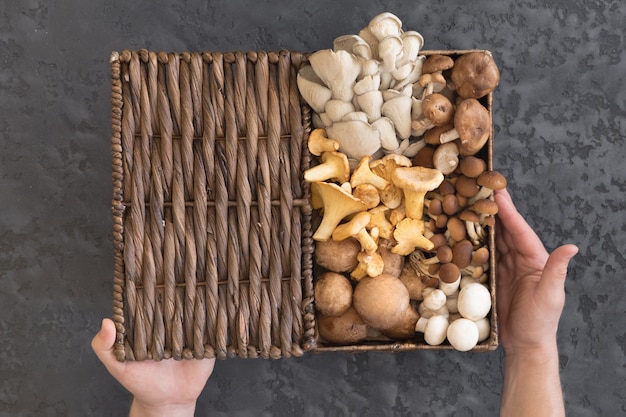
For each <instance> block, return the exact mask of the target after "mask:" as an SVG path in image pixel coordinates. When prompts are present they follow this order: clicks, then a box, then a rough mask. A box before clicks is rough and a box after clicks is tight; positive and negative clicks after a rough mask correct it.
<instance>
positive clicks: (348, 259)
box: [315, 238, 361, 273]
mask: <svg viewBox="0 0 626 417" xmlns="http://www.w3.org/2000/svg"><path fill="white" fill-rule="evenodd" d="M360 251H361V244H360V243H359V241H358V240H356V239H354V238H349V239H344V240H341V241H338V240H333V239H328V240H325V241H318V242H316V244H315V262H316V263H317V264H318V265H319V266H321V267H322V268H324V269H327V270H329V271H332V272H339V273H344V272H350V271H352V270H353V269H354V268H356V266H357V265H358V263H359V261H358V260H357V259H356V256H357V255H358V254H359V252H360Z"/></svg>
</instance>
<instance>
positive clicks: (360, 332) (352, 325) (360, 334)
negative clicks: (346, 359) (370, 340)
mask: <svg viewBox="0 0 626 417" xmlns="http://www.w3.org/2000/svg"><path fill="white" fill-rule="evenodd" d="M317 328H318V330H319V332H320V336H321V337H322V339H324V340H326V341H327V342H329V343H336V344H341V345H345V344H350V343H358V342H361V341H363V340H365V339H366V338H367V325H366V324H365V322H364V321H363V319H362V318H361V316H359V314H358V313H357V312H356V310H355V309H354V307H350V308H349V309H348V310H347V311H346V312H345V313H343V314H342V315H340V316H337V317H327V316H324V315H318V316H317Z"/></svg>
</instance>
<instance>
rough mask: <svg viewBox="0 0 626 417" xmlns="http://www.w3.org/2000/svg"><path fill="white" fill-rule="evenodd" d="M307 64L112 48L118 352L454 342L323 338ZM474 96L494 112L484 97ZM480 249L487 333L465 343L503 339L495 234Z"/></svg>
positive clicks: (122, 356)
mask: <svg viewBox="0 0 626 417" xmlns="http://www.w3.org/2000/svg"><path fill="white" fill-rule="evenodd" d="M467 52H469V51H424V52H422V53H423V54H425V55H429V54H433V53H440V54H447V55H451V56H457V55H459V54H463V53H467ZM306 62H307V55H306V54H302V53H298V52H290V51H279V52H269V53H266V52H248V53H245V52H232V53H217V52H216V53H211V52H204V53H180V54H179V53H169V54H167V53H154V52H150V51H146V50H139V51H123V52H121V53H113V54H112V55H111V71H112V116H113V136H112V161H113V207H112V209H113V220H114V229H113V241H114V256H115V258H114V262H115V264H114V312H113V315H114V321H115V323H116V327H117V341H116V346H115V352H116V356H117V358H118V359H119V360H146V359H152V360H160V359H164V358H170V357H171V358H175V359H191V358H203V357H217V358H220V359H226V358H229V357H237V356H238V357H243V358H252V357H263V358H281V357H290V356H301V355H303V354H304V352H306V351H313V352H326V351H342V352H363V351H395V352H399V351H408V350H421V349H437V350H438V349H451V347H450V346H449V345H442V346H429V345H427V344H425V343H424V342H423V340H419V339H416V340H411V341H406V342H397V341H371V342H367V343H363V344H359V345H352V346H336V345H330V344H326V343H324V342H323V341H320V340H319V337H318V334H317V331H316V328H315V308H314V300H313V282H314V276H313V275H314V272H313V271H314V268H313V261H312V258H313V256H312V254H313V251H314V242H313V240H312V239H311V236H312V230H311V224H312V221H311V217H312V215H313V213H312V209H311V205H310V202H309V187H308V185H307V184H306V183H305V182H304V181H303V179H302V172H303V171H304V170H305V169H307V168H308V167H309V166H310V163H311V156H310V154H309V152H308V150H307V147H306V140H307V138H308V134H309V132H310V130H311V126H310V123H311V110H310V108H309V107H308V106H307V105H306V104H305V103H304V101H303V100H302V99H301V97H300V95H299V93H298V88H297V85H296V75H297V71H298V69H299V68H300V67H301V66H302V65H303V64H305V63H306ZM483 104H484V105H485V106H486V107H487V108H488V110H489V113H490V114H491V111H492V95H491V94H490V95H489V96H487V97H486V98H485V99H483ZM492 138H493V129H492V134H491V138H490V139H489V142H488V145H487V146H485V149H483V151H481V156H482V157H483V158H484V159H485V160H487V162H488V167H489V168H490V169H491V168H492V151H493V145H492ZM489 246H490V248H491V255H492V256H491V267H490V270H491V272H490V282H489V285H490V290H491V295H492V306H493V308H492V312H491V335H490V337H489V339H488V340H486V341H485V342H482V343H481V344H480V345H478V346H476V347H475V348H474V349H473V350H474V351H490V350H494V349H496V348H497V346H498V335H497V320H496V308H495V301H496V300H495V290H496V287H495V275H494V271H495V245H494V231H493V230H490V231H489Z"/></svg>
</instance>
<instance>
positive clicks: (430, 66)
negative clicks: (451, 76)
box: [422, 54, 454, 74]
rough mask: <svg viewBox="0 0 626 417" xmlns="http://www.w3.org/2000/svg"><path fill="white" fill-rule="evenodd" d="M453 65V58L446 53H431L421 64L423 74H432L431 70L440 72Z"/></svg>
mask: <svg viewBox="0 0 626 417" xmlns="http://www.w3.org/2000/svg"><path fill="white" fill-rule="evenodd" d="M453 66H454V60H453V59H452V57H450V56H448V55H441V54H433V55H430V56H429V57H428V58H426V61H424V64H423V65H422V73H423V74H432V73H433V72H442V71H445V70H449V69H450V68H452V67H453Z"/></svg>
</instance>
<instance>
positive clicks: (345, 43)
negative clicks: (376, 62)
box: [333, 35, 372, 60]
mask: <svg viewBox="0 0 626 417" xmlns="http://www.w3.org/2000/svg"><path fill="white" fill-rule="evenodd" d="M333 49H334V50H335V51H341V50H343V51H348V52H350V53H353V54H354V55H356V56H358V57H359V58H363V59H365V60H369V59H372V50H371V48H370V46H369V44H368V43H367V42H366V41H365V40H364V39H363V38H361V37H360V36H358V35H342V36H339V37H337V38H335V40H334V41H333Z"/></svg>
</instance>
